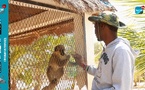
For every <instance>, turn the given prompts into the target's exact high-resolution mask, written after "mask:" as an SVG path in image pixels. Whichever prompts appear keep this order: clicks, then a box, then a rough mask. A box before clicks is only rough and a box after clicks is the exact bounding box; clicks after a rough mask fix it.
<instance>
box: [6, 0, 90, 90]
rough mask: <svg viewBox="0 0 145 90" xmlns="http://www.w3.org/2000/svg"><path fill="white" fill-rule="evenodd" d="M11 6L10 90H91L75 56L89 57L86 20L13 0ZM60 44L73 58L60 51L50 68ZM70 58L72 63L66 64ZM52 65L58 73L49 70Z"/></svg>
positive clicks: (78, 16)
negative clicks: (85, 34) (83, 21)
mask: <svg viewBox="0 0 145 90" xmlns="http://www.w3.org/2000/svg"><path fill="white" fill-rule="evenodd" d="M9 5H10V8H9V10H10V18H9V56H10V57H9V58H10V90H73V89H74V87H76V86H78V87H79V88H80V89H81V88H83V87H85V86H86V87H87V78H86V72H85V71H84V70H83V69H82V68H80V67H79V66H78V65H77V64H76V63H75V61H74V58H72V56H71V54H72V53H73V52H79V53H80V54H82V55H83V56H85V53H84V52H85V51H84V50H85V49H84V41H83V38H82V37H84V36H83V35H84V33H83V27H82V26H83V25H82V23H81V22H82V17H81V16H80V15H77V14H74V13H70V12H65V11H61V10H55V9H52V8H48V7H44V6H40V5H34V4H29V3H23V2H18V1H13V0H10V1H9ZM57 45H62V46H64V49H65V50H64V51H63V53H65V55H66V56H67V55H70V57H69V58H65V59H63V58H64V57H65V55H62V56H63V58H61V57H59V56H61V54H60V53H61V51H60V52H59V55H56V56H55V58H54V60H52V61H55V62H53V63H51V64H52V65H50V63H49V62H50V60H51V57H53V55H54V52H55V48H56V46H57ZM56 57H58V58H56ZM66 59H68V61H67V62H66V64H64V63H65V62H64V61H65V60H66ZM49 66H51V67H54V68H55V70H54V71H53V69H51V70H50V69H49V70H48V67H49ZM48 71H50V72H51V73H48ZM51 74H52V75H51ZM49 75H51V77H49ZM52 78H53V79H52ZM51 79H52V80H51ZM50 81H52V83H51V82H50ZM50 85H52V87H51V88H50V87H49V86H50Z"/></svg>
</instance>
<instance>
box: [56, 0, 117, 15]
mask: <svg viewBox="0 0 145 90" xmlns="http://www.w3.org/2000/svg"><path fill="white" fill-rule="evenodd" d="M54 1H56V2H58V3H59V4H64V5H65V4H67V6H68V7H69V8H71V9H74V10H75V11H76V12H79V13H84V12H93V11H104V10H110V11H116V9H115V7H114V6H113V5H111V3H110V2H109V1H108V0H54Z"/></svg>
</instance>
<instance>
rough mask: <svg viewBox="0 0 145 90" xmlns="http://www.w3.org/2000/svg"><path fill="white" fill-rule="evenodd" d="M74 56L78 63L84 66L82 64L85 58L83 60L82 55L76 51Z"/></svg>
mask: <svg viewBox="0 0 145 90" xmlns="http://www.w3.org/2000/svg"><path fill="white" fill-rule="evenodd" d="M72 57H73V58H74V59H75V61H76V63H77V64H78V65H79V66H82V64H83V63H84V62H83V60H82V56H81V55H79V54H77V53H75V54H72Z"/></svg>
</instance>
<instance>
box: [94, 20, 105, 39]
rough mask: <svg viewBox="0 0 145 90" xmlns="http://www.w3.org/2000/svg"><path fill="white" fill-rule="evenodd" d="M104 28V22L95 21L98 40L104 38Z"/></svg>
mask: <svg viewBox="0 0 145 90" xmlns="http://www.w3.org/2000/svg"><path fill="white" fill-rule="evenodd" d="M103 29H104V25H103V24H102V23H99V22H96V23H95V34H96V37H97V39H98V41H102V40H103Z"/></svg>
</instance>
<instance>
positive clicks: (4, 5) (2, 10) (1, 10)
mask: <svg viewBox="0 0 145 90" xmlns="http://www.w3.org/2000/svg"><path fill="white" fill-rule="evenodd" d="M5 8H6V4H3V5H2V7H1V8H0V14H1V13H3V12H4V10H5Z"/></svg>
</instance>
